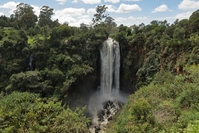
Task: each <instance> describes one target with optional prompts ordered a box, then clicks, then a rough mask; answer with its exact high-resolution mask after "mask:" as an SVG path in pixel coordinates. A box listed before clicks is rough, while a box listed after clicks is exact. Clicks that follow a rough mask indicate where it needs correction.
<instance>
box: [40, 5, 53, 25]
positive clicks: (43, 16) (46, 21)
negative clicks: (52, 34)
mask: <svg viewBox="0 0 199 133" xmlns="http://www.w3.org/2000/svg"><path fill="white" fill-rule="evenodd" d="M53 10H54V9H53V8H50V7H49V6H43V7H42V8H41V9H40V15H39V22H38V24H39V26H40V27H44V26H47V25H48V26H49V27H51V26H52V23H53V21H52V20H51V16H52V15H53V14H54V13H53Z"/></svg>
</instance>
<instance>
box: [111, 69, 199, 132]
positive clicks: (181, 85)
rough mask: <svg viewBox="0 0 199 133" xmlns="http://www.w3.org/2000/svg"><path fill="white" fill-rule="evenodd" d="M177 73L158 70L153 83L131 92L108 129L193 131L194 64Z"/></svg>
mask: <svg viewBox="0 0 199 133" xmlns="http://www.w3.org/2000/svg"><path fill="white" fill-rule="evenodd" d="M184 71H185V72H184V73H183V74H181V75H173V74H171V73H170V72H169V71H160V72H159V73H157V74H156V75H155V78H154V80H153V82H151V83H150V84H149V85H148V86H145V87H142V88H140V89H139V90H137V91H136V92H135V94H132V95H131V96H130V97H129V99H128V102H127V104H126V105H125V106H124V108H123V109H122V111H121V113H120V115H119V117H118V119H117V122H116V123H115V125H114V128H112V130H110V131H112V132H118V133H123V132H124V133H127V132H196V131H197V130H198V122H197V121H198V120H199V117H198V116H199V115H198V109H199V108H198V105H199V99H198V80H199V78H198V76H197V75H198V74H199V67H198V66H196V65H193V66H189V67H186V68H185V69H184Z"/></svg>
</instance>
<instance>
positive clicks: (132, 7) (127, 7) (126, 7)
mask: <svg viewBox="0 0 199 133" xmlns="http://www.w3.org/2000/svg"><path fill="white" fill-rule="evenodd" d="M141 10H142V9H141V8H140V7H139V6H138V5H137V4H133V5H129V4H121V5H120V6H119V8H118V9H117V11H116V12H118V13H129V12H132V11H141Z"/></svg>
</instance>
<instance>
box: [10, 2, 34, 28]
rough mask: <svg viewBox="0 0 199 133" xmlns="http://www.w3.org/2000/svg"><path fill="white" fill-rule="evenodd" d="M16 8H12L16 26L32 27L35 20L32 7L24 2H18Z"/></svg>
mask: <svg viewBox="0 0 199 133" xmlns="http://www.w3.org/2000/svg"><path fill="white" fill-rule="evenodd" d="M16 8H17V9H16V10H14V18H15V21H16V22H17V24H18V27H19V28H25V29H28V28H30V27H34V26H35V24H36V22H37V15H35V14H34V11H33V7H32V6H30V5H28V4H25V3H20V4H19V5H17V6H16Z"/></svg>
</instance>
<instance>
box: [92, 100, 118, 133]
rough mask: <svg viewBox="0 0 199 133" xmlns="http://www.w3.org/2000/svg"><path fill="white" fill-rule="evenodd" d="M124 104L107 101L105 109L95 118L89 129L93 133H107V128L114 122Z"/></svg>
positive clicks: (104, 105) (97, 113) (104, 104)
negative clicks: (110, 122) (114, 117)
mask: <svg viewBox="0 0 199 133" xmlns="http://www.w3.org/2000/svg"><path fill="white" fill-rule="evenodd" d="M121 107H122V103H119V102H117V101H110V100H108V101H106V102H104V103H103V109H102V110H100V111H98V112H96V115H94V116H93V120H92V124H91V126H90V128H89V130H90V132H91V133H105V132H104V130H105V128H106V127H105V126H106V125H107V124H108V123H109V121H111V120H112V118H113V116H114V115H115V114H116V113H117V112H118V111H119V110H120V109H121Z"/></svg>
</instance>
